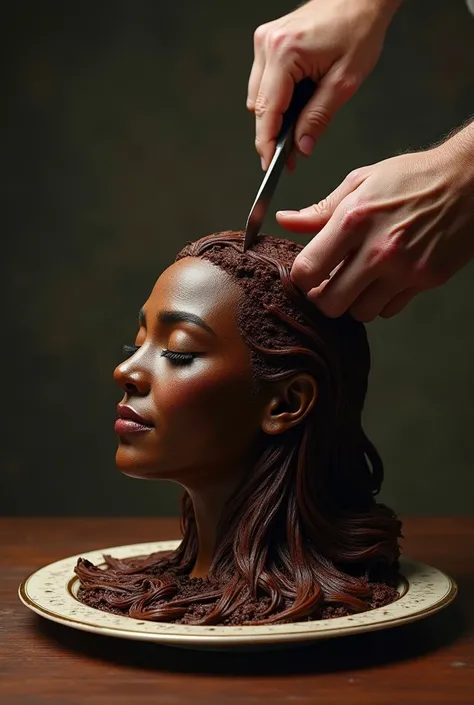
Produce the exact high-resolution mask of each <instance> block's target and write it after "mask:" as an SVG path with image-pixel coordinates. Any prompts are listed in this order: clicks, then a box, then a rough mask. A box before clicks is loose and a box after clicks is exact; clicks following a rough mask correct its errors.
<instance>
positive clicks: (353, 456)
mask: <svg viewBox="0 0 474 705" xmlns="http://www.w3.org/2000/svg"><path fill="white" fill-rule="evenodd" d="M242 240H243V234H242V233H232V232H224V233H216V234H215V235H212V236H207V237H205V238H202V239H201V240H198V241H197V242H195V243H190V244H189V245H188V246H186V247H185V248H184V249H183V250H182V251H181V252H180V253H179V254H178V261H177V262H176V263H175V264H173V265H172V266H171V267H169V268H168V269H167V270H166V271H165V272H164V273H163V274H162V276H161V277H160V278H159V279H158V281H157V283H156V285H155V287H154V289H153V291H152V293H151V295H150V297H149V298H148V300H147V301H146V303H145V305H144V307H143V311H142V313H141V315H140V329H139V332H138V335H137V338H136V349H132V351H131V352H132V353H133V354H132V355H131V357H130V358H129V359H128V360H126V361H125V362H123V363H122V364H121V365H119V367H118V368H117V369H116V371H115V379H116V381H117V383H118V384H119V386H120V387H121V388H122V389H123V391H124V398H123V400H122V401H121V403H120V404H119V407H118V409H119V419H118V421H117V423H116V431H117V433H118V435H119V439H120V441H119V448H118V451H117V464H118V466H119V468H120V469H121V470H122V471H123V472H124V473H125V474H127V475H131V476H135V477H142V478H150V479H171V480H174V481H176V482H179V483H180V484H182V485H183V486H184V488H185V489H186V492H184V494H183V504H182V526H183V541H182V542H181V544H180V546H179V548H178V549H176V551H174V552H173V553H172V554H171V555H169V556H168V555H167V556H163V557H160V556H158V557H155V556H152V557H150V559H149V560H151V563H147V565H149V566H150V570H151V567H153V571H155V569H156V570H157V571H158V572H157V573H155V572H153V581H152V583H150V581H144V580H143V575H142V573H141V571H142V570H144V569H145V566H137V567H136V568H134V570H133V571H132V573H130V568H129V567H127V566H125V569H124V567H123V566H121V565H119V564H118V563H117V562H114V563H110V565H111V571H110V573H108V576H109V577H110V586H111V589H112V593H111V598H110V599H111V601H110V605H112V606H113V607H114V609H116V607H117V605H119V604H120V605H121V606H122V607H123V608H124V609H125V610H126V611H127V614H129V616H131V617H134V618H137V619H138V618H140V619H154V620H158V621H163V620H165V621H166V620H171V621H173V620H175V619H177V618H181V617H183V618H186V619H187V620H190V621H189V622H188V623H202V624H222V623H230V624H235V623H239V624H240V622H239V621H238V620H239V619H241V617H239V614H240V613H239V609H240V607H241V606H242V596H243V595H247V596H248V597H249V599H250V598H251V601H252V600H256V601H257V603H258V605H257V606H255V605H254V606H255V610H256V611H255V613H254V618H255V619H256V620H257V621H259V620H261V619H263V620H264V621H266V622H278V621H281V620H284V621H295V620H299V619H304V618H306V617H308V616H311V615H320V614H322V612H321V610H324V609H325V608H327V609H328V610H329V612H328V613H327V614H328V616H334V613H333V612H332V611H331V610H333V609H334V605H336V607H337V605H339V606H342V608H343V609H344V610H347V611H348V612H354V611H360V610H363V609H368V608H369V606H370V605H371V604H372V602H373V594H372V588H371V587H370V585H368V583H367V580H366V576H367V575H369V574H370V575H371V576H372V575H373V577H377V576H380V575H382V573H381V572H380V571H382V572H383V571H384V570H386V569H387V571H388V572H387V575H388V576H389V575H391V572H390V571H392V570H393V569H395V568H396V560H397V557H398V555H399V548H398V536H399V535H400V522H399V521H398V519H397V518H396V517H395V515H394V514H393V512H392V511H391V510H390V509H389V508H387V507H385V506H384V505H378V504H377V503H376V502H375V500H374V494H375V493H376V492H378V490H379V489H380V485H381V482H382V479H383V466H382V462H381V459H380V457H379V455H378V453H377V451H376V449H375V448H374V446H373V445H372V444H371V443H370V441H369V439H368V438H367V436H366V435H365V433H364V431H363V428H362V425H361V412H362V406H363V402H364V397H365V391H366V384H367V375H368V370H369V362H370V358H369V350H368V346H367V339H366V336H365V330H364V328H363V326H361V324H359V323H357V322H356V321H353V320H352V319H351V318H350V317H342V318H341V319H335V320H334V321H333V320H330V319H325V318H324V317H323V316H322V315H321V314H319V313H318V312H317V311H316V310H315V309H313V308H311V307H310V306H309V304H308V302H307V301H306V299H305V298H304V297H303V296H302V295H301V293H300V292H298V291H297V290H296V289H295V288H294V287H293V285H292V283H291V279H290V267H291V263H292V262H293V261H294V257H295V256H296V254H297V252H298V251H299V249H301V248H299V246H298V245H296V244H295V243H291V242H289V241H284V240H278V239H276V238H275V239H274V238H267V237H264V236H262V237H261V238H260V239H259V240H258V242H257V243H255V244H254V246H253V248H252V249H251V251H249V252H248V253H247V252H246V253H243V252H242ZM316 384H317V385H318V386H316ZM317 392H318V403H317V404H316V397H317ZM312 410H314V413H310V412H311V411H312ZM302 421H304V423H302ZM290 430H291V431H290ZM270 436H274V437H273V438H270ZM110 560H111V561H112V559H110ZM147 560H148V559H147ZM170 568H172V569H173V571H178V575H180V576H191V578H192V577H205V576H208V577H209V578H210V581H211V583H210V585H207V584H204V583H201V582H197V583H196V584H193V585H194V587H192V590H191V592H189V593H187V592H185V591H184V592H183V591H181V587H180V585H181V583H180V582H179V580H177V579H176V574H175V573H174V572H172V573H170V574H169V576H168V578H169V579H168V578H167V579H166V581H165V582H163V583H162V582H161V579H160V577H159V576H160V575H162V573H160V570H163V571H165V573H166V571H167V570H168V569H170ZM346 571H347V572H346ZM77 573H78V575H79V577H80V578H81V579H82V580H83V581H84V583H83V590H84V594H86V593H87V594H89V593H90V599H91V600H92V602H90V603H88V604H96V603H94V600H96V598H97V595H96V593H95V590H96V588H97V589H98V590H102V589H103V580H104V573H103V571H97V569H96V568H94V567H91V566H90V565H87V564H80V565H78V567H77ZM135 573H136V574H135ZM165 573H163V575H164V574H165ZM173 576H174V577H173ZM124 581H125V582H124ZM125 583H126V589H125V593H126V594H124V590H123V589H122V588H123V586H124V584H125ZM84 585H85V586H86V587H84ZM115 589H117V592H116V593H114V592H113V590H115ZM186 589H187V588H186ZM163 590H165V591H166V599H164V600H163V597H164V593H163ZM193 590H194V592H193ZM88 591H89V592H88ZM150 591H151V592H150ZM395 595H396V591H395ZM262 596H263V599H264V602H263V603H261V602H260V598H261V597H262ZM100 599H102V597H101V598H100ZM196 599H198V602H196ZM390 599H394V595H393V594H392V596H391V597H390V595H389V598H388V600H389V601H390ZM371 601H372V602H371ZM386 603H387V597H384V598H383V600H382V602H381V603H380V604H386ZM252 604H253V603H252ZM257 607H258V609H257ZM260 607H261V608H262V609H263V610H264V611H263V612H262V610H261V609H260ZM252 609H254V607H252ZM246 614H247V613H246ZM229 619H230V620H231V621H230V622H229V621H226V620H229ZM235 619H237V622H236V621H233V620H235ZM252 619H253V618H252Z"/></svg>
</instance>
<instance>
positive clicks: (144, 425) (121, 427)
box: [114, 404, 153, 436]
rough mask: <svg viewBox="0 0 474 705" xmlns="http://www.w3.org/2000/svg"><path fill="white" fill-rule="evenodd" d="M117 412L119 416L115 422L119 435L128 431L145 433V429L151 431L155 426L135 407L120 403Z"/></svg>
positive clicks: (116, 431)
mask: <svg viewBox="0 0 474 705" xmlns="http://www.w3.org/2000/svg"><path fill="white" fill-rule="evenodd" d="M117 413H118V415H119V418H118V419H117V421H116V422H115V426H114V428H115V433H117V434H118V435H119V436H121V435H124V434H126V433H143V432H144V431H150V430H151V429H152V428H153V424H152V423H150V422H149V421H148V420H147V419H144V418H143V416H140V414H138V413H137V412H136V411H135V410H134V409H132V408H131V407H130V406H125V405H123V404H118V406H117Z"/></svg>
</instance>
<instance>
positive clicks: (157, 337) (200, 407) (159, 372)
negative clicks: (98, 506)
mask: <svg viewBox="0 0 474 705" xmlns="http://www.w3.org/2000/svg"><path fill="white" fill-rule="evenodd" d="M240 296H241V291H240V288H239V286H238V285H237V284H235V283H234V282H233V281H232V279H231V278H230V276H229V275H228V274H226V273H225V272H224V271H222V270H221V269H219V268H218V267H216V266H214V265H212V264H211V263H209V262H207V261H205V260H202V259H198V258H193V257H187V258H185V259H183V260H180V261H179V262H176V263H175V264H173V265H172V266H171V267H169V268H168V269H167V270H166V271H165V272H164V273H163V274H162V275H161V276H160V278H159V279H158V281H157V282H156V284H155V287H154V289H153V291H152V293H151V295H150V297H149V299H148V300H147V302H146V303H145V305H144V306H143V309H142V311H141V312H140V322H139V323H140V329H139V332H138V335H137V338H136V348H137V349H136V352H134V354H133V355H132V356H131V357H130V358H129V359H128V360H126V361H125V362H123V363H122V364H121V365H119V366H118V367H117V369H116V370H115V375H114V376H115V380H116V382H117V384H118V385H119V386H120V387H121V388H122V389H123V390H124V393H125V396H124V398H123V400H122V402H121V403H120V404H119V407H118V411H119V419H118V421H117V423H116V432H117V433H118V434H119V438H120V442H119V447H118V451H117V465H118V467H119V468H120V469H121V470H122V471H123V472H124V473H125V474H127V475H131V476H134V477H146V478H150V479H153V478H160V479H172V480H176V481H178V482H180V483H182V484H183V485H184V486H188V487H199V485H200V484H201V483H209V482H212V481H213V479H215V477H216V473H227V474H228V473H229V471H232V469H235V472H239V471H240V470H242V471H243V470H244V469H245V467H246V466H247V465H248V462H246V461H248V460H249V456H250V454H251V451H252V448H253V447H254V445H255V441H256V439H257V437H258V435H259V433H260V432H261V426H262V420H264V419H262V417H263V415H264V408H265V394H264V393H263V392H260V393H259V394H256V393H255V389H254V383H253V376H252V369H251V364H250V351H249V349H248V347H247V346H246V344H245V343H244V341H243V339H242V337H241V335H240V332H239V329H238V325H237V312H238V308H239V298H240ZM136 417H138V418H136ZM137 421H138V423H137Z"/></svg>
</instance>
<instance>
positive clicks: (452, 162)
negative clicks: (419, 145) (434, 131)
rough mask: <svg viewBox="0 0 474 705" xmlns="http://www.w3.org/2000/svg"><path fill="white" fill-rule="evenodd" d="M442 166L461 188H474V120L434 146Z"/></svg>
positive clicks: (471, 189)
mask: <svg viewBox="0 0 474 705" xmlns="http://www.w3.org/2000/svg"><path fill="white" fill-rule="evenodd" d="M435 151H436V152H437V153H438V154H439V156H440V158H441V162H442V166H443V168H444V169H446V170H447V174H448V175H449V176H450V177H451V179H453V180H454V181H455V184H453V185H456V186H457V187H458V188H460V189H461V190H464V189H469V190H470V191H471V192H472V191H473V190H474V120H473V121H472V122H470V123H469V124H468V125H466V126H465V127H463V128H462V129H461V130H458V131H457V132H456V133H455V134H454V135H452V136H451V137H449V138H448V139H447V140H446V141H445V142H443V143H442V144H440V145H439V146H438V147H436V148H435Z"/></svg>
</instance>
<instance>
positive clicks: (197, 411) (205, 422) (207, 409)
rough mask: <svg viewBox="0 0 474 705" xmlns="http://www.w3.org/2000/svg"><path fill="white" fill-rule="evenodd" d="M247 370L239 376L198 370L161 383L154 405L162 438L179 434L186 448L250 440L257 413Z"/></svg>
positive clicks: (250, 377)
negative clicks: (214, 442)
mask: <svg viewBox="0 0 474 705" xmlns="http://www.w3.org/2000/svg"><path fill="white" fill-rule="evenodd" d="M252 390H253V387H252V376H251V373H250V372H249V370H248V369H245V370H242V371H241V372H240V374H238V373H237V374H235V373H234V374H233V375H232V376H229V374H228V373H227V374H226V372H225V370H219V369H213V370H202V371H201V373H200V374H192V375H191V374H184V373H183V375H181V376H180V375H177V376H176V377H175V378H174V379H173V381H171V380H170V381H165V380H161V384H160V385H158V388H157V389H156V397H155V398H156V405H157V408H158V409H159V417H160V420H161V425H162V428H163V431H164V434H165V436H167V435H168V433H167V432H169V433H170V435H171V436H172V437H173V438H174V439H175V440H177V438H176V436H179V434H182V441H184V442H185V443H186V445H187V446H188V447H190V446H191V445H192V446H193V447H196V446H201V445H204V444H206V445H207V444H208V443H211V442H213V441H217V440H218V441H219V442H220V443H221V445H222V441H226V443H231V445H232V447H235V446H236V444H238V443H239V442H242V441H244V440H245V439H247V438H249V437H252V436H253V435H254V434H255V433H256V432H257V431H258V427H259V419H258V409H257V405H256V400H255V397H254V395H253V391H252Z"/></svg>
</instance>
